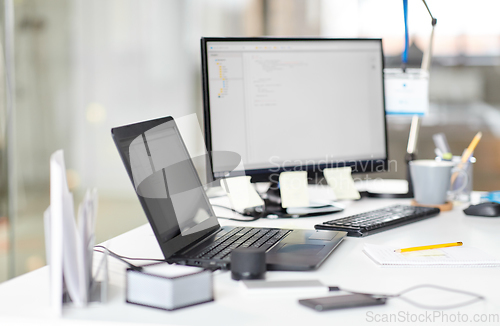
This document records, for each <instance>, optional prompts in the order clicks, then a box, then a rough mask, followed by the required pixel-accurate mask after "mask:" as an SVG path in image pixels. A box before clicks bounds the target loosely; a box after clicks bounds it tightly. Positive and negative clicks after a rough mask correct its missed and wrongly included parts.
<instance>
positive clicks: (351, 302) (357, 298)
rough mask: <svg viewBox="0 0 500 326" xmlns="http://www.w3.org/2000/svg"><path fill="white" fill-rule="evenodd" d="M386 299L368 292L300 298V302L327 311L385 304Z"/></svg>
mask: <svg viewBox="0 0 500 326" xmlns="http://www.w3.org/2000/svg"><path fill="white" fill-rule="evenodd" d="M386 301H387V299H386V298H374V297H372V296H369V295H366V294H347V295H336V296H330V297H322V298H313V299H302V300H299V303H300V304H301V305H304V306H306V307H309V308H312V309H314V310H317V311H325V310H333V309H343V308H354V307H364V306H376V305H382V304H385V302H386Z"/></svg>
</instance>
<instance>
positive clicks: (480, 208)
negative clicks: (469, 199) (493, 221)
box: [464, 202, 500, 217]
mask: <svg viewBox="0 0 500 326" xmlns="http://www.w3.org/2000/svg"><path fill="white" fill-rule="evenodd" d="M464 213H465V214H467V215H473V216H486V217H499V216H500V204H499V203H494V202H485V203H481V204H477V205H470V206H469V207H467V208H466V209H464Z"/></svg>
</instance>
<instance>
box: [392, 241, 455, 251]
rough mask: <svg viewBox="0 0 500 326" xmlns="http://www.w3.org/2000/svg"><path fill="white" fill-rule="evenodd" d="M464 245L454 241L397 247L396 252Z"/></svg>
mask: <svg viewBox="0 0 500 326" xmlns="http://www.w3.org/2000/svg"><path fill="white" fill-rule="evenodd" d="M461 245H463V243H462V242H452V243H443V244H437V245H431V246H421V247H411V248H404V249H396V250H394V252H409V251H418V250H427V249H438V248H446V247H458V246H461Z"/></svg>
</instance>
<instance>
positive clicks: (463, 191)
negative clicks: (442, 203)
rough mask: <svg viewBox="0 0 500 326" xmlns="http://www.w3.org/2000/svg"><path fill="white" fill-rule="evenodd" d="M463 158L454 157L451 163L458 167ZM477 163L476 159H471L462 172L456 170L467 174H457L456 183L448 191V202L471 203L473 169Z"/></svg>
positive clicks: (438, 158) (437, 158)
mask: <svg viewBox="0 0 500 326" xmlns="http://www.w3.org/2000/svg"><path fill="white" fill-rule="evenodd" d="M461 159H462V157H461V156H453V157H452V159H451V161H452V162H453V163H454V164H455V167H458V165H459V164H460V160H461ZM436 160H441V158H440V157H436ZM474 163H476V158H475V157H472V156H471V157H470V159H469V162H467V163H466V164H464V165H463V167H462V168H461V169H460V170H458V171H457V170H454V171H455V172H460V171H464V172H465V173H463V172H461V173H457V177H456V179H455V182H453V184H451V185H450V190H449V191H448V196H447V197H448V200H450V201H458V202H462V203H466V202H469V201H470V195H471V193H472V186H473V167H474ZM464 184H465V185H464Z"/></svg>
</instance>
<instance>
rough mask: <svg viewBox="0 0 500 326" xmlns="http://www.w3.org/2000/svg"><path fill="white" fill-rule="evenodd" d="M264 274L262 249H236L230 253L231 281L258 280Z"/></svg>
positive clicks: (263, 252)
mask: <svg viewBox="0 0 500 326" xmlns="http://www.w3.org/2000/svg"><path fill="white" fill-rule="evenodd" d="M265 274H266V251H265V250H264V249H262V248H237V249H235V250H233V251H232V252H231V277H232V279H233V280H237V281H239V280H260V279H263V278H264V276H265Z"/></svg>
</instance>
